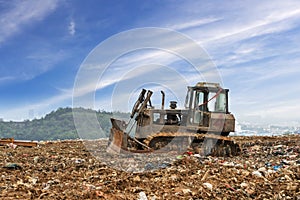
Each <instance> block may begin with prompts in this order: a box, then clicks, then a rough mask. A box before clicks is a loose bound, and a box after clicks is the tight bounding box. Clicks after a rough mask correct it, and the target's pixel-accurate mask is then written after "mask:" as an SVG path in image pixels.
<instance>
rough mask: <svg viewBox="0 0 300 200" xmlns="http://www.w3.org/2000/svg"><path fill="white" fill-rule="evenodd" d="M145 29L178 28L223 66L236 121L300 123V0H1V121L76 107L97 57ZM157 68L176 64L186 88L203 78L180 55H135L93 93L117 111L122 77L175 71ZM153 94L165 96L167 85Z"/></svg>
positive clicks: (148, 52) (97, 105)
mask: <svg viewBox="0 0 300 200" xmlns="http://www.w3.org/2000/svg"><path fill="white" fill-rule="evenodd" d="M143 27H160V28H167V29H171V30H175V31H178V32H180V33H183V34H185V35H186V36H188V37H190V38H192V39H193V40H194V41H195V42H196V43H198V44H199V45H201V46H202V47H203V48H204V49H205V50H206V52H207V53H208V54H209V55H210V57H211V59H212V60H213V62H214V63H215V65H216V66H217V69H218V72H219V73H220V76H221V78H222V84H223V85H224V86H225V87H227V88H229V89H230V95H231V96H230V108H231V111H232V112H233V113H234V114H235V116H236V118H237V120H238V121H249V122H261V123H300V112H299V110H300V105H299V99H300V87H299V85H300V79H299V75H300V66H299V65H300V36H299V35H300V2H299V1H296V0H295V1H290V0H287V1H279V0H274V1H230V2H229V1H221V0H220V1H150V0H149V1H96V0H95V1H93V0H89V1H78V0H73V1H71V0H69V1H68V0H59V1H58V0H43V1H38V0H27V1H17V0H12V1H5V0H0V60H1V61H0V94H1V98H0V118H4V119H5V120H24V119H28V118H29V119H32V118H34V117H36V118H39V117H41V116H43V115H45V114H46V113H49V112H51V111H52V110H53V109H57V108H58V107H66V106H72V95H73V86H74V82H75V80H76V74H77V73H78V70H79V69H80V66H82V63H84V61H86V60H85V59H86V57H87V56H88V55H89V53H90V52H91V51H92V50H93V49H94V48H95V47H96V46H97V45H99V44H100V43H101V42H103V41H105V40H107V39H108V38H110V37H111V36H113V35H115V34H118V33H120V32H122V31H127V30H130V29H134V28H143ZM170 57H173V58H172V59H171V61H170ZM154 61H155V62H154ZM133 63H135V65H134V64H133ZM147 64H149V66H146V65H147ZM151 64H159V65H168V66H169V70H171V71H172V70H173V71H172V73H173V72H174V70H175V71H176V73H177V72H178V76H184V77H189V76H190V77H191V78H185V80H186V79H188V80H187V81H186V83H187V84H196V82H197V81H198V80H196V79H197V78H196V77H193V74H191V73H190V71H189V67H188V64H187V63H185V62H184V61H182V60H181V59H178V57H177V58H175V57H174V55H170V54H168V53H166V52H162V51H157V50H156V51H155V50H142V51H139V52H131V53H130V54H128V55H123V56H121V57H120V58H119V59H118V60H117V61H116V62H115V63H114V64H112V68H111V69H118V72H119V74H118V73H115V72H113V70H111V71H110V70H107V71H106V73H105V77H104V78H103V81H102V82H101V81H100V83H99V84H100V85H101V84H104V85H105V87H101V86H91V88H92V89H91V88H90V89H91V90H93V89H95V88H96V90H97V91H96V95H95V99H96V102H97V103H95V105H94V108H96V109H107V110H109V109H111V104H112V103H111V102H112V96H113V94H112V93H113V92H112V91H115V90H116V91H118V88H117V89H116V85H118V81H117V80H119V79H118V77H119V76H122V77H124V78H126V80H131V81H133V83H137V82H135V81H134V80H143V79H145V78H146V77H148V78H149V75H148V76H147V74H145V73H142V72H141V71H139V69H141V66H142V67H143V69H147V70H149V71H150V72H151V73H152V76H151V77H156V78H157V77H167V76H165V74H166V73H167V74H168V73H171V71H164V70H162V71H160V68H159V67H157V65H151ZM137 65H139V66H140V68H137V67H136V66H137ZM130 66H131V67H130ZM154 69H155V70H156V71H155V70H154ZM147 70H146V71H147ZM154 71H155V72H156V73H153V72H154ZM130 72H131V73H130ZM174 73H175V72H174ZM161 74H164V75H163V76H162V75H161ZM99 77H100V75H99ZM192 77H193V78H192ZM169 78H170V77H169ZM165 79H167V78H165ZM101 80H102V79H101ZM171 81H172V80H171V79H170V82H171ZM199 81H201V80H199ZM148 82H149V80H148ZM143 86H147V85H136V88H135V89H134V91H130V92H131V93H130V99H129V100H127V99H125V100H126V105H124V108H126V109H128V110H129V109H130V107H131V103H132V101H133V100H132V99H134V98H135V94H136V93H137V92H138V90H139V89H140V88H141V87H143ZM149 87H151V88H154V90H155V87H157V88H156V89H157V91H158V90H160V89H161V87H162V86H161V85H159V84H154V85H153V84H152V85H151V86H149ZM173 87H175V86H170V85H168V84H167V85H165V87H164V89H166V90H167V91H170V93H172V92H174V91H172V88H173ZM170 88H171V89H170ZM119 90H120V91H123V92H124V94H123V93H122V94H121V93H118V95H119V96H118V97H117V98H116V96H115V97H114V98H115V99H117V100H113V101H118V100H122V99H123V96H122V95H125V93H126V92H125V90H126V88H122V87H119ZM175 93H180V94H181V95H179V96H178V95H177V96H176V94H174V95H173V96H172V94H170V98H179V99H178V101H179V102H182V101H183V99H182V98H183V97H184V95H185V86H184V87H183V88H180V91H179V92H175ZM114 95H116V94H114ZM158 97H159V95H158ZM158 97H157V98H156V99H158ZM154 101H155V102H157V103H159V101H158V100H157V101H156V100H154ZM127 104H128V105H127ZM126 109H125V110H126Z"/></svg>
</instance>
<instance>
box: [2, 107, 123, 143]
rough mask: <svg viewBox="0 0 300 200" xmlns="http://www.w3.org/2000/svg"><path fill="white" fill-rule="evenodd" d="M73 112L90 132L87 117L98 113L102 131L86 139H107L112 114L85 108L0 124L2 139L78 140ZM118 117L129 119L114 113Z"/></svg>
mask: <svg viewBox="0 0 300 200" xmlns="http://www.w3.org/2000/svg"><path fill="white" fill-rule="evenodd" d="M73 112H76V113H77V116H80V117H81V116H82V120H81V121H82V128H83V129H86V130H89V126H90V125H89V123H88V122H86V121H87V120H86V118H85V116H86V115H89V114H94V113H96V116H97V119H98V122H99V124H100V126H101V128H102V130H103V131H101V130H98V129H97V130H96V131H95V130H94V129H93V131H91V132H89V133H88V134H85V136H84V138H88V139H96V138H101V137H107V136H108V134H109V130H110V127H111V124H110V118H111V117H112V116H113V113H111V112H105V111H94V110H90V109H84V108H75V109H72V108H59V109H57V110H56V111H52V112H51V113H49V114H47V115H46V116H45V117H43V118H41V119H34V120H26V121H23V122H12V121H10V122H4V121H2V122H0V138H11V137H13V138H15V139H16V140H57V139H76V138H81V137H80V136H78V133H77V131H76V128H75V125H74V118H73ZM114 115H117V116H123V117H127V116H128V114H127V113H119V112H118V113H114Z"/></svg>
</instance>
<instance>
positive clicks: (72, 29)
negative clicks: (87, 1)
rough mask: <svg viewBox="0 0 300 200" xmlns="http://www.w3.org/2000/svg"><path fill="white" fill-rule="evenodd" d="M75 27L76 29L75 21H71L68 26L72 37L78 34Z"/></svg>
mask: <svg viewBox="0 0 300 200" xmlns="http://www.w3.org/2000/svg"><path fill="white" fill-rule="evenodd" d="M75 27H76V24H75V21H74V20H73V19H72V20H71V21H70V24H69V26H68V30H69V34H70V35H72V36H73V35H75V33H76V29H75Z"/></svg>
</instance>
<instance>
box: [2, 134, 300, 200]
mask: <svg viewBox="0 0 300 200" xmlns="http://www.w3.org/2000/svg"><path fill="white" fill-rule="evenodd" d="M235 140H236V141H237V142H238V143H241V145H242V148H243V153H242V154H241V155H240V156H236V157H211V156H207V157H204V156H201V155H199V154H193V153H192V152H189V151H187V152H186V153H184V154H182V155H178V154H176V153H174V152H170V153H167V154H164V155H163V158H164V159H163V160H162V159H161V158H160V157H157V156H155V155H146V156H147V159H148V160H143V159H142V158H143V157H145V155H137V156H122V155H107V154H106V151H105V148H106V144H107V141H106V140H97V141H90V143H89V146H92V147H93V149H94V151H95V152H97V153H98V154H101V155H102V156H103V157H102V158H101V157H100V158H96V157H94V156H93V154H91V152H90V151H88V150H86V146H84V145H83V143H82V141H79V140H78V141H59V142H43V143H40V145H37V146H36V147H33V148H25V147H22V146H19V145H18V146H17V148H11V147H8V146H5V147H4V148H1V151H0V166H2V167H0V171H1V176H0V199H141V200H146V199H148V200H151V199H156V200H157V199H300V189H299V188H300V136H299V135H293V136H280V137H279V136H277V137H235ZM93 153H94V152H93ZM105 156H106V157H107V158H108V159H104V160H103V158H104V157H105ZM110 164H114V165H115V166H116V165H118V166H119V168H122V169H123V170H117V169H115V168H112V167H110ZM138 172H139V173H138Z"/></svg>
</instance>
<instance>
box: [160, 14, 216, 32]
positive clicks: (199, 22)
mask: <svg viewBox="0 0 300 200" xmlns="http://www.w3.org/2000/svg"><path fill="white" fill-rule="evenodd" d="M220 20H221V18H214V17H210V18H203V19H196V20H193V21H188V22H183V23H177V24H175V25H167V26H166V27H168V28H171V29H175V30H179V31H182V30H184V29H190V28H197V27H199V26H202V25H205V24H210V23H213V22H217V21H220Z"/></svg>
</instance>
